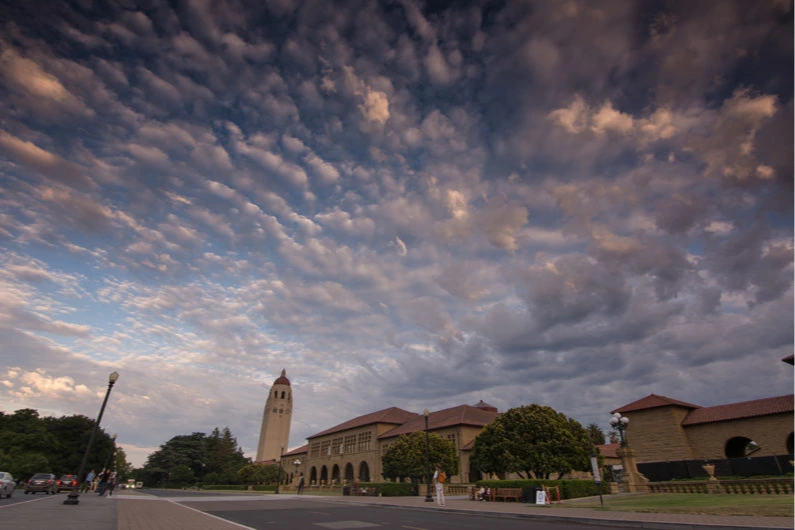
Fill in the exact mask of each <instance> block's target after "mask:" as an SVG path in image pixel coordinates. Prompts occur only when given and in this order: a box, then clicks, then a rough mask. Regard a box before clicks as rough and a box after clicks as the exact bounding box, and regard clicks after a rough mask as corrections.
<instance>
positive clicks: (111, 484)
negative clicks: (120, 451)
mask: <svg viewBox="0 0 795 530" xmlns="http://www.w3.org/2000/svg"><path fill="white" fill-rule="evenodd" d="M115 487H116V472H115V471H114V472H113V473H111V474H110V481H109V482H108V497H112V496H113V489H114V488H115Z"/></svg>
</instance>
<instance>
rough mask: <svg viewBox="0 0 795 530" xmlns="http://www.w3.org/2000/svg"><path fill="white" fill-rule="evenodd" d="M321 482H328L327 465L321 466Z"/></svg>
mask: <svg viewBox="0 0 795 530" xmlns="http://www.w3.org/2000/svg"><path fill="white" fill-rule="evenodd" d="M320 483H321V484H328V469H326V466H323V467H321V468H320Z"/></svg>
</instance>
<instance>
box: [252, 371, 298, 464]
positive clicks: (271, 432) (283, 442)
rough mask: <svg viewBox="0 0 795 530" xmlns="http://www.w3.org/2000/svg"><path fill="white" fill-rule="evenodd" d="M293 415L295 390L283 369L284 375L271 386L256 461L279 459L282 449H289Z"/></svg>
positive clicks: (263, 415) (263, 414) (263, 416)
mask: <svg viewBox="0 0 795 530" xmlns="http://www.w3.org/2000/svg"><path fill="white" fill-rule="evenodd" d="M292 417H293V391H292V388H291V387H290V380H289V379H287V376H286V375H285V370H282V375H280V376H279V377H278V378H277V379H276V381H274V382H273V386H271V389H270V392H269V393H268V399H267V401H266V402H265V410H264V411H263V412H262V427H261V428H260V431H259V444H257V458H256V460H255V461H256V462H262V461H264V460H279V459H280V458H281V454H282V451H287V443H288V442H289V441H290V421H291V420H292Z"/></svg>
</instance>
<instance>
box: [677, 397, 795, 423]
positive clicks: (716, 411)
mask: <svg viewBox="0 0 795 530" xmlns="http://www.w3.org/2000/svg"><path fill="white" fill-rule="evenodd" d="M787 412H793V395H792V394H789V395H786V396H778V397H771V398H764V399H754V400H753V401H743V402H740V403H730V404H728V405H718V406H715V407H703V408H698V409H696V410H693V411H691V412H690V414H688V415H687V418H685V421H683V422H682V425H698V424H701V423H713V422H716V421H727V420H738V419H742V418H755V417H757V416H768V415H770V414H785V413H787Z"/></svg>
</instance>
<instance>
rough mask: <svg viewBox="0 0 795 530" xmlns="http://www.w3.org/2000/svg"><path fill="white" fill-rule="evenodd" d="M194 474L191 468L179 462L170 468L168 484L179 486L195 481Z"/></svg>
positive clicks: (173, 486)
mask: <svg viewBox="0 0 795 530" xmlns="http://www.w3.org/2000/svg"><path fill="white" fill-rule="evenodd" d="M195 479H196V476H195V475H194V474H193V470H192V469H191V468H190V467H188V466H186V465H185V464H179V465H177V466H174V467H173V468H172V469H171V472H170V473H169V477H168V483H169V486H170V487H172V488H181V487H184V486H187V485H189V484H193V483H194V482H195Z"/></svg>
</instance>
